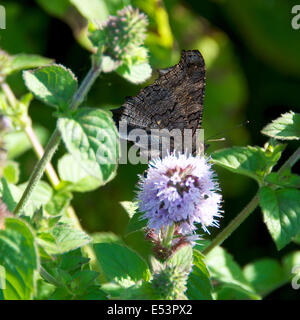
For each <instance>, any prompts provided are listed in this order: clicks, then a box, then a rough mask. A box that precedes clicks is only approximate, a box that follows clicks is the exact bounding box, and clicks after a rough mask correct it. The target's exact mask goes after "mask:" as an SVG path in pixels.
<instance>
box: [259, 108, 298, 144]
mask: <svg viewBox="0 0 300 320" xmlns="http://www.w3.org/2000/svg"><path fill="white" fill-rule="evenodd" d="M261 132H262V133H263V134H265V135H266V136H268V137H271V138H275V139H279V140H299V139H300V114H299V113H294V112H292V111H290V112H288V113H285V114H283V115H282V116H281V117H279V118H277V119H276V120H273V121H272V123H270V124H268V125H267V126H266V127H264V128H263V130H262V131H261Z"/></svg>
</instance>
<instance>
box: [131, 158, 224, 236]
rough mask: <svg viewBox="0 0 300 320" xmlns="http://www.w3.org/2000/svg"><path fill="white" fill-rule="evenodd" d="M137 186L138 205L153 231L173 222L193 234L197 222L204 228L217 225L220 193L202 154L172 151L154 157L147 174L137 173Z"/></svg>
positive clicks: (181, 230)
mask: <svg viewBox="0 0 300 320" xmlns="http://www.w3.org/2000/svg"><path fill="white" fill-rule="evenodd" d="M139 189H140V190H139V192H138V195H137V199H138V202H139V209H140V211H141V212H144V215H143V218H145V219H148V227H149V228H151V229H154V230H155V232H159V231H160V230H161V228H163V227H167V226H168V225H169V226H171V225H172V224H173V223H175V224H176V226H177V228H178V229H177V230H178V232H179V233H181V234H183V235H189V234H192V233H193V232H194V231H195V230H196V226H195V224H196V223H200V224H201V226H202V229H203V230H204V231H206V232H208V229H207V227H209V226H218V221H217V220H216V218H218V217H220V216H221V211H220V205H221V201H222V197H221V195H220V194H219V193H218V192H217V191H218V184H217V182H216V180H215V175H214V172H213V171H212V169H211V164H210V163H209V162H208V160H207V159H206V158H205V157H200V156H196V157H193V156H187V155H185V154H171V155H168V156H166V157H165V158H163V159H162V160H161V159H156V160H153V161H151V162H150V163H149V168H148V170H147V177H146V178H144V177H141V176H140V181H139Z"/></svg>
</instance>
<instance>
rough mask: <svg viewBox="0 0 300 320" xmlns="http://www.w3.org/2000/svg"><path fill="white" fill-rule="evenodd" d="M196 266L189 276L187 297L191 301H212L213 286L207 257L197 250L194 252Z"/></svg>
mask: <svg viewBox="0 0 300 320" xmlns="http://www.w3.org/2000/svg"><path fill="white" fill-rule="evenodd" d="M193 255H194V261H193V262H194V265H193V270H192V272H191V273H190V274H189V278H188V283H187V288H188V289H187V292H186V295H187V296H188V298H189V299H190V300H212V299H213V298H212V285H211V282H210V275H209V272H208V269H207V267H206V264H205V262H204V259H205V257H204V256H203V255H202V254H201V253H200V252H199V251H198V250H196V249H194V250H193Z"/></svg>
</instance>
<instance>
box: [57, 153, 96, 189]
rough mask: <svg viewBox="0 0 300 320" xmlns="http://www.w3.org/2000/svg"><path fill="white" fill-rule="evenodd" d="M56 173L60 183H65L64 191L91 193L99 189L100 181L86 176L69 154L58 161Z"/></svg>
mask: <svg viewBox="0 0 300 320" xmlns="http://www.w3.org/2000/svg"><path fill="white" fill-rule="evenodd" d="M57 166H58V173H59V176H60V179H61V180H62V182H63V183H64V182H67V185H66V189H67V190H70V191H76V192H87V191H92V190H95V189H97V188H98V187H100V185H101V181H100V180H99V179H96V178H95V177H93V176H90V175H88V174H87V172H86V171H85V170H84V169H82V168H81V167H80V166H79V165H78V164H77V162H76V161H75V160H74V158H73V156H72V155H70V154H65V155H64V156H63V157H62V158H60V159H59V161H58V165H57Z"/></svg>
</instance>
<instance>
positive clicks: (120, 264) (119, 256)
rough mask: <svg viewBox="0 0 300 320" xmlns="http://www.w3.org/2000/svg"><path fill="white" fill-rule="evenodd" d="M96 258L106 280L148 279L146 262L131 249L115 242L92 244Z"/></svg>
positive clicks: (148, 273)
mask: <svg viewBox="0 0 300 320" xmlns="http://www.w3.org/2000/svg"><path fill="white" fill-rule="evenodd" d="M94 248H95V253H96V257H97V260H98V262H99V264H100V266H101V270H102V271H103V274H104V276H105V277H106V278H107V279H108V280H111V281H112V280H114V281H118V280H122V279H128V280H132V281H139V280H142V279H144V280H146V281H147V280H149V278H150V271H149V269H148V266H147V264H146V262H145V261H144V260H143V259H142V258H141V257H140V256H139V255H138V254H137V253H135V252H134V251H132V250H131V249H129V248H127V247H125V246H122V245H119V244H115V243H97V244H95V245H94Z"/></svg>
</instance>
